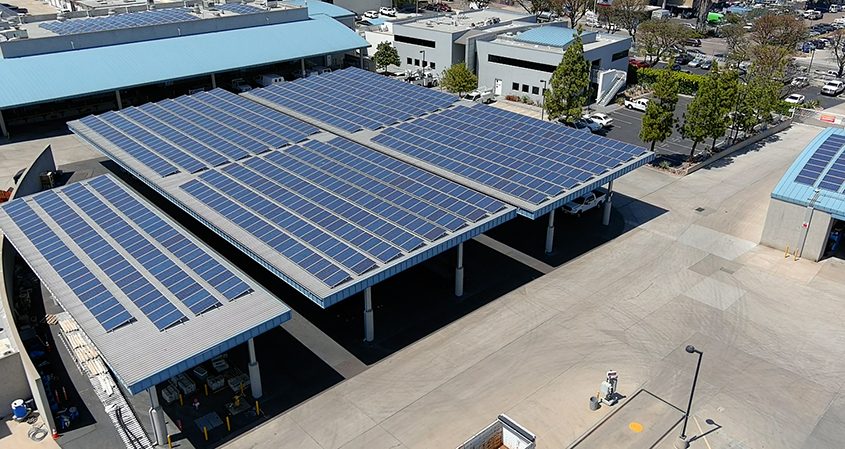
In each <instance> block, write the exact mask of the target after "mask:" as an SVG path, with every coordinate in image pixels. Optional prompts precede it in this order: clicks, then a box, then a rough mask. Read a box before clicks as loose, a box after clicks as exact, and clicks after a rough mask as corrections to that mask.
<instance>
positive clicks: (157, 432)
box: [147, 386, 167, 446]
mask: <svg viewBox="0 0 845 449" xmlns="http://www.w3.org/2000/svg"><path fill="white" fill-rule="evenodd" d="M147 392H149V393H150V423H151V425H152V427H153V436H154V437H155V443H156V444H157V445H159V446H163V445H165V444H167V427H166V426H165V424H164V411H163V410H162V409H161V404H159V403H158V393H156V387H155V386H152V387H150V388H149V390H147Z"/></svg>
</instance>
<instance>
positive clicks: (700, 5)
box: [692, 0, 713, 30]
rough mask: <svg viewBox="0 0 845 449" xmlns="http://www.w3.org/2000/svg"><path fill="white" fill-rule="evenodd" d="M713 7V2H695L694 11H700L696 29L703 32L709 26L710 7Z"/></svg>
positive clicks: (711, 0)
mask: <svg viewBox="0 0 845 449" xmlns="http://www.w3.org/2000/svg"><path fill="white" fill-rule="evenodd" d="M712 5H713V0H693V5H692V7H693V9H695V10H698V17H696V28H698V29H699V30H702V29H703V28H704V26H705V25H707V16H708V15H709V14H710V7H711V6H712Z"/></svg>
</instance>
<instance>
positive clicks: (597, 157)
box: [373, 105, 645, 204]
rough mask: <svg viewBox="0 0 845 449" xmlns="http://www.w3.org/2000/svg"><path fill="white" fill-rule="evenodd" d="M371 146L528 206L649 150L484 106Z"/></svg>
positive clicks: (404, 128) (433, 118)
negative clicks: (457, 177)
mask: <svg viewBox="0 0 845 449" xmlns="http://www.w3.org/2000/svg"><path fill="white" fill-rule="evenodd" d="M373 141H374V142H376V143H379V144H382V145H384V146H386V147H388V148H390V149H393V150H396V151H399V152H401V153H403V154H406V155H408V156H411V157H414V158H416V159H418V160H421V161H425V162H427V163H429V164H432V165H434V166H436V167H439V168H441V169H445V170H448V171H450V172H452V173H455V174H457V175H459V176H462V177H465V178H467V179H469V180H472V181H474V182H478V183H480V184H482V185H485V186H487V187H490V188H492V189H495V190H499V191H501V192H504V193H506V194H509V195H512V196H515V197H517V198H520V199H522V200H525V201H527V202H529V203H531V204H539V203H541V202H543V201H544V200H546V199H548V198H551V197H554V196H556V195H558V194H561V193H563V192H564V191H567V190H569V189H572V188H573V187H575V186H577V185H580V184H583V183H585V182H586V181H588V180H590V179H592V178H593V177H595V176H597V175H600V174H602V173H605V172H607V171H609V170H611V169H612V168H614V167H617V166H619V165H621V164H624V163H625V162H628V161H630V160H632V159H633V158H635V157H637V156H639V155H642V154H644V153H645V150H644V149H643V148H640V147H637V146H634V145H629V144H625V143H622V142H617V141H614V140H611V139H607V138H604V137H600V136H594V135H592V134H585V133H581V132H577V131H575V130H573V129H570V128H567V127H564V126H561V125H559V124H556V123H551V122H543V121H540V120H536V119H533V118H530V117H526V116H523V115H519V114H515V113H511V112H508V111H504V110H501V109H497V108H492V107H489V106H485V105H476V106H474V107H466V106H459V107H456V108H451V109H448V110H446V111H442V112H438V113H436V114H432V115H429V116H426V117H424V118H420V119H417V120H414V121H413V122H409V123H403V124H400V125H398V126H395V127H392V128H389V129H387V130H385V131H383V132H382V133H380V134H379V135H378V136H376V137H375V138H373Z"/></svg>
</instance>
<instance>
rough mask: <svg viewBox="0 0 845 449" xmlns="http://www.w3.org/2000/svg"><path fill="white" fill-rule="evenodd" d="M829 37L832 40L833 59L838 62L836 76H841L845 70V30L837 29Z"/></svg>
mask: <svg viewBox="0 0 845 449" xmlns="http://www.w3.org/2000/svg"><path fill="white" fill-rule="evenodd" d="M828 39H830V40H831V41H832V42H831V43H830V49H831V51H832V53H833V60H834V62H836V68H837V71H836V76H837V77H838V78H841V77H842V72H843V71H845V30H842V29H837V30H836V31H834V32H833V33H831V34H830V35H828Z"/></svg>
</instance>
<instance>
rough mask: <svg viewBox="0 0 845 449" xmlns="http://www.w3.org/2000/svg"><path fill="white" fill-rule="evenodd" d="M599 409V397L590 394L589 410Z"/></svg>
mask: <svg viewBox="0 0 845 449" xmlns="http://www.w3.org/2000/svg"><path fill="white" fill-rule="evenodd" d="M598 409H599V398H597V397H595V396H590V410H592V411H596V410H598Z"/></svg>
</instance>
